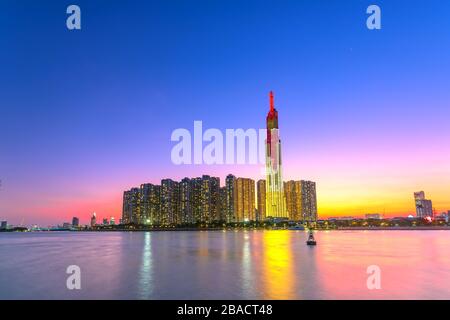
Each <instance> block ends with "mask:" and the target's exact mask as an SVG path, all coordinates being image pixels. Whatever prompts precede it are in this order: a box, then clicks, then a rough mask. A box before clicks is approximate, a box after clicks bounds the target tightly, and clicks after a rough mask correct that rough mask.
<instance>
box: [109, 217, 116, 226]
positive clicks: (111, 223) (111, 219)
mask: <svg viewBox="0 0 450 320" xmlns="http://www.w3.org/2000/svg"><path fill="white" fill-rule="evenodd" d="M109 224H110V225H112V226H113V225H115V224H116V220H115V218H114V217H111V218H110V219H109Z"/></svg>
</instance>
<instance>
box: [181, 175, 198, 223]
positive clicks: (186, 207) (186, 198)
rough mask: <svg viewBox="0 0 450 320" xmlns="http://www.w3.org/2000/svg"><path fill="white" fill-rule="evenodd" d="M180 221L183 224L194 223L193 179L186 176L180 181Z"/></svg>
mask: <svg viewBox="0 0 450 320" xmlns="http://www.w3.org/2000/svg"><path fill="white" fill-rule="evenodd" d="M180 215H181V217H180V221H181V223H182V224H191V223H194V222H195V221H194V214H193V203H192V181H191V179H189V178H184V179H183V180H181V182H180Z"/></svg>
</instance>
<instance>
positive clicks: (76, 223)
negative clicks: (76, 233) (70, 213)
mask: <svg viewBox="0 0 450 320" xmlns="http://www.w3.org/2000/svg"><path fill="white" fill-rule="evenodd" d="M79 225H80V219H78V218H77V217H73V218H72V226H73V227H78V226H79Z"/></svg>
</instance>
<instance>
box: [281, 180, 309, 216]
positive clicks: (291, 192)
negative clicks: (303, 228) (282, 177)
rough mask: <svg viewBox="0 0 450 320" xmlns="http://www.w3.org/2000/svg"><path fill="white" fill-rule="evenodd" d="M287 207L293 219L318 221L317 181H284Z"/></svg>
mask: <svg viewBox="0 0 450 320" xmlns="http://www.w3.org/2000/svg"><path fill="white" fill-rule="evenodd" d="M284 191H285V197H286V208H287V212H288V214H289V219H290V220H293V221H305V222H316V221H317V195H316V183H315V182H312V181H306V180H301V181H293V180H291V181H287V182H285V183H284Z"/></svg>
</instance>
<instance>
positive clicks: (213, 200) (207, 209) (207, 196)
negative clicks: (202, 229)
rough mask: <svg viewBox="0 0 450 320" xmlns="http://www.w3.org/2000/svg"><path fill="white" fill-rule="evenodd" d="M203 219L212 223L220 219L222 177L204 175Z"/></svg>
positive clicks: (202, 195) (202, 194)
mask: <svg viewBox="0 0 450 320" xmlns="http://www.w3.org/2000/svg"><path fill="white" fill-rule="evenodd" d="M201 205H202V210H201V221H202V222H206V223H210V222H213V221H219V219H220V179H219V178H217V177H210V176H208V175H204V176H202V191H201Z"/></svg>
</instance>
